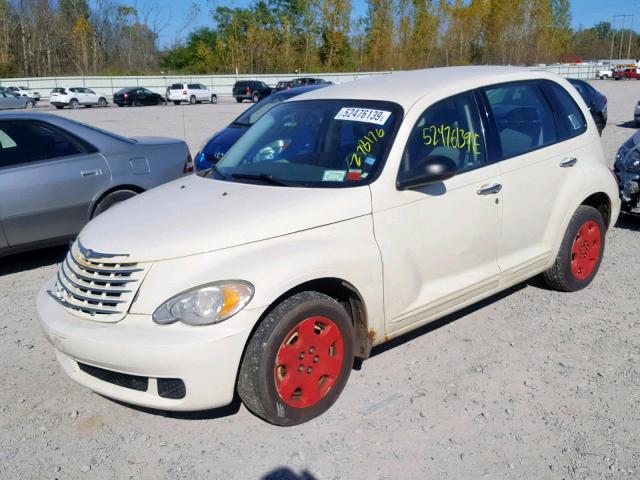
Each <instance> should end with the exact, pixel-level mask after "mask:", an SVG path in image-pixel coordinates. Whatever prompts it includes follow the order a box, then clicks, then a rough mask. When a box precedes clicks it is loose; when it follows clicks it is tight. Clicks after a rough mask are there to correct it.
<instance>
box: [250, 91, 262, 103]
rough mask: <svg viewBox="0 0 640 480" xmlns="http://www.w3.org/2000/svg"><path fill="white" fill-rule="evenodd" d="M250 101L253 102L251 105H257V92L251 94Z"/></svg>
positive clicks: (258, 97) (258, 99)
mask: <svg viewBox="0 0 640 480" xmlns="http://www.w3.org/2000/svg"><path fill="white" fill-rule="evenodd" d="M251 101H253V103H258V102H259V101H260V94H259V93H258V92H253V95H251Z"/></svg>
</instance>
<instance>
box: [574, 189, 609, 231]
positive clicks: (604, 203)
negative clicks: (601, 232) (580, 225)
mask: <svg viewBox="0 0 640 480" xmlns="http://www.w3.org/2000/svg"><path fill="white" fill-rule="evenodd" d="M580 205H588V206H590V207H593V208H595V209H596V210H598V211H599V212H600V214H601V215H602V219H603V220H604V224H605V226H606V227H607V229H609V227H610V226H611V225H610V223H611V199H610V198H609V195H607V194H606V193H604V192H596V193H592V194H591V195H589V196H588V197H587V198H585V199H584V200H583V201H582V202H581V203H580Z"/></svg>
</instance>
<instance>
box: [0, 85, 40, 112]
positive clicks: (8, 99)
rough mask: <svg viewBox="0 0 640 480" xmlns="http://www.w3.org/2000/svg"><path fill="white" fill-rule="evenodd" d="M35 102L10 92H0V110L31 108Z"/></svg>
mask: <svg viewBox="0 0 640 480" xmlns="http://www.w3.org/2000/svg"><path fill="white" fill-rule="evenodd" d="M34 105H35V100H33V99H31V98H29V97H20V96H18V95H16V94H15V93H13V92H12V91H11V90H8V89H3V90H2V91H0V110H6V109H11V108H33V106H34Z"/></svg>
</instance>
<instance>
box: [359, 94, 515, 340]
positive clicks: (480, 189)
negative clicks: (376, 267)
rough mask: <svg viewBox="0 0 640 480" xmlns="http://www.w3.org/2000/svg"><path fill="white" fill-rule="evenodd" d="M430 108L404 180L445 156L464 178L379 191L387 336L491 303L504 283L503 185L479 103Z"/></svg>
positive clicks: (460, 101) (408, 154) (463, 100)
mask: <svg viewBox="0 0 640 480" xmlns="http://www.w3.org/2000/svg"><path fill="white" fill-rule="evenodd" d="M429 103H430V105H422V106H420V107H419V108H420V111H422V113H421V114H420V115H419V117H418V118H417V120H415V117H413V118H414V120H411V123H412V124H413V127H412V128H411V131H410V133H409V136H408V139H407V142H406V147H405V148H404V152H403V154H402V159H401V162H400V169H399V172H398V180H401V179H402V178H408V177H411V176H412V175H414V174H416V172H419V171H420V169H421V168H423V167H424V163H423V162H427V163H428V162H429V161H430V159H433V158H434V157H442V156H444V157H446V158H448V159H449V160H451V161H453V162H454V163H455V165H456V167H457V170H456V175H455V176H454V177H452V178H450V179H448V180H445V181H443V182H438V183H434V184H431V185H428V186H424V187H420V188H414V189H411V190H402V191H401V190H398V189H397V188H394V189H393V190H388V188H389V187H385V186H384V185H383V184H381V182H379V181H378V182H374V183H373V184H372V185H371V188H372V197H373V204H374V211H373V219H374V230H375V237H376V240H377V241H378V244H379V247H380V252H381V256H382V263H383V270H384V304H385V319H386V325H387V333H393V332H398V331H400V330H402V329H404V328H407V327H408V326H410V325H415V324H416V323H423V322H426V321H428V320H429V319H431V318H434V317H436V316H438V315H441V314H443V312H446V311H448V310H450V309H453V308H455V307H456V306H460V305H461V304H464V303H470V302H471V301H473V300H475V299H477V298H480V297H482V296H486V295H487V294H489V293H490V292H492V291H494V290H495V289H496V288H497V286H498V282H499V269H498V264H497V246H498V241H499V238H500V227H501V212H502V205H501V198H502V193H501V187H500V182H501V180H500V178H499V177H500V175H499V169H498V166H497V165H496V164H495V163H492V162H491V160H490V158H491V157H490V155H489V154H488V153H487V149H486V148H485V142H484V137H483V127H482V122H481V120H480V115H479V112H478V108H477V102H476V98H475V95H474V93H473V92H465V93H462V94H458V95H455V96H452V97H450V98H447V99H444V100H441V101H438V102H436V103H432V102H429ZM415 108H418V106H416V107H414V109H415ZM425 108H426V109H425ZM405 121H410V120H405ZM421 165H422V167H421ZM385 188H386V189H387V190H386V191H383V190H384V189H385ZM380 198H381V199H382V200H380V201H379V200H377V199H380Z"/></svg>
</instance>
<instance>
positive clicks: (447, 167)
mask: <svg viewBox="0 0 640 480" xmlns="http://www.w3.org/2000/svg"><path fill="white" fill-rule="evenodd" d="M457 170H458V166H457V165H456V164H455V163H454V161H453V160H451V159H450V158H448V157H443V156H440V155H436V156H433V157H426V158H424V159H423V160H420V161H419V162H418V165H417V168H415V170H414V171H413V172H411V173H409V174H407V175H406V176H404V177H403V178H398V180H397V182H396V186H397V187H398V190H411V189H413V188H419V187H425V186H427V185H431V184H433V183H439V182H443V181H445V180H448V179H450V178H451V177H453V176H454V175H455V174H456V171H457Z"/></svg>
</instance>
